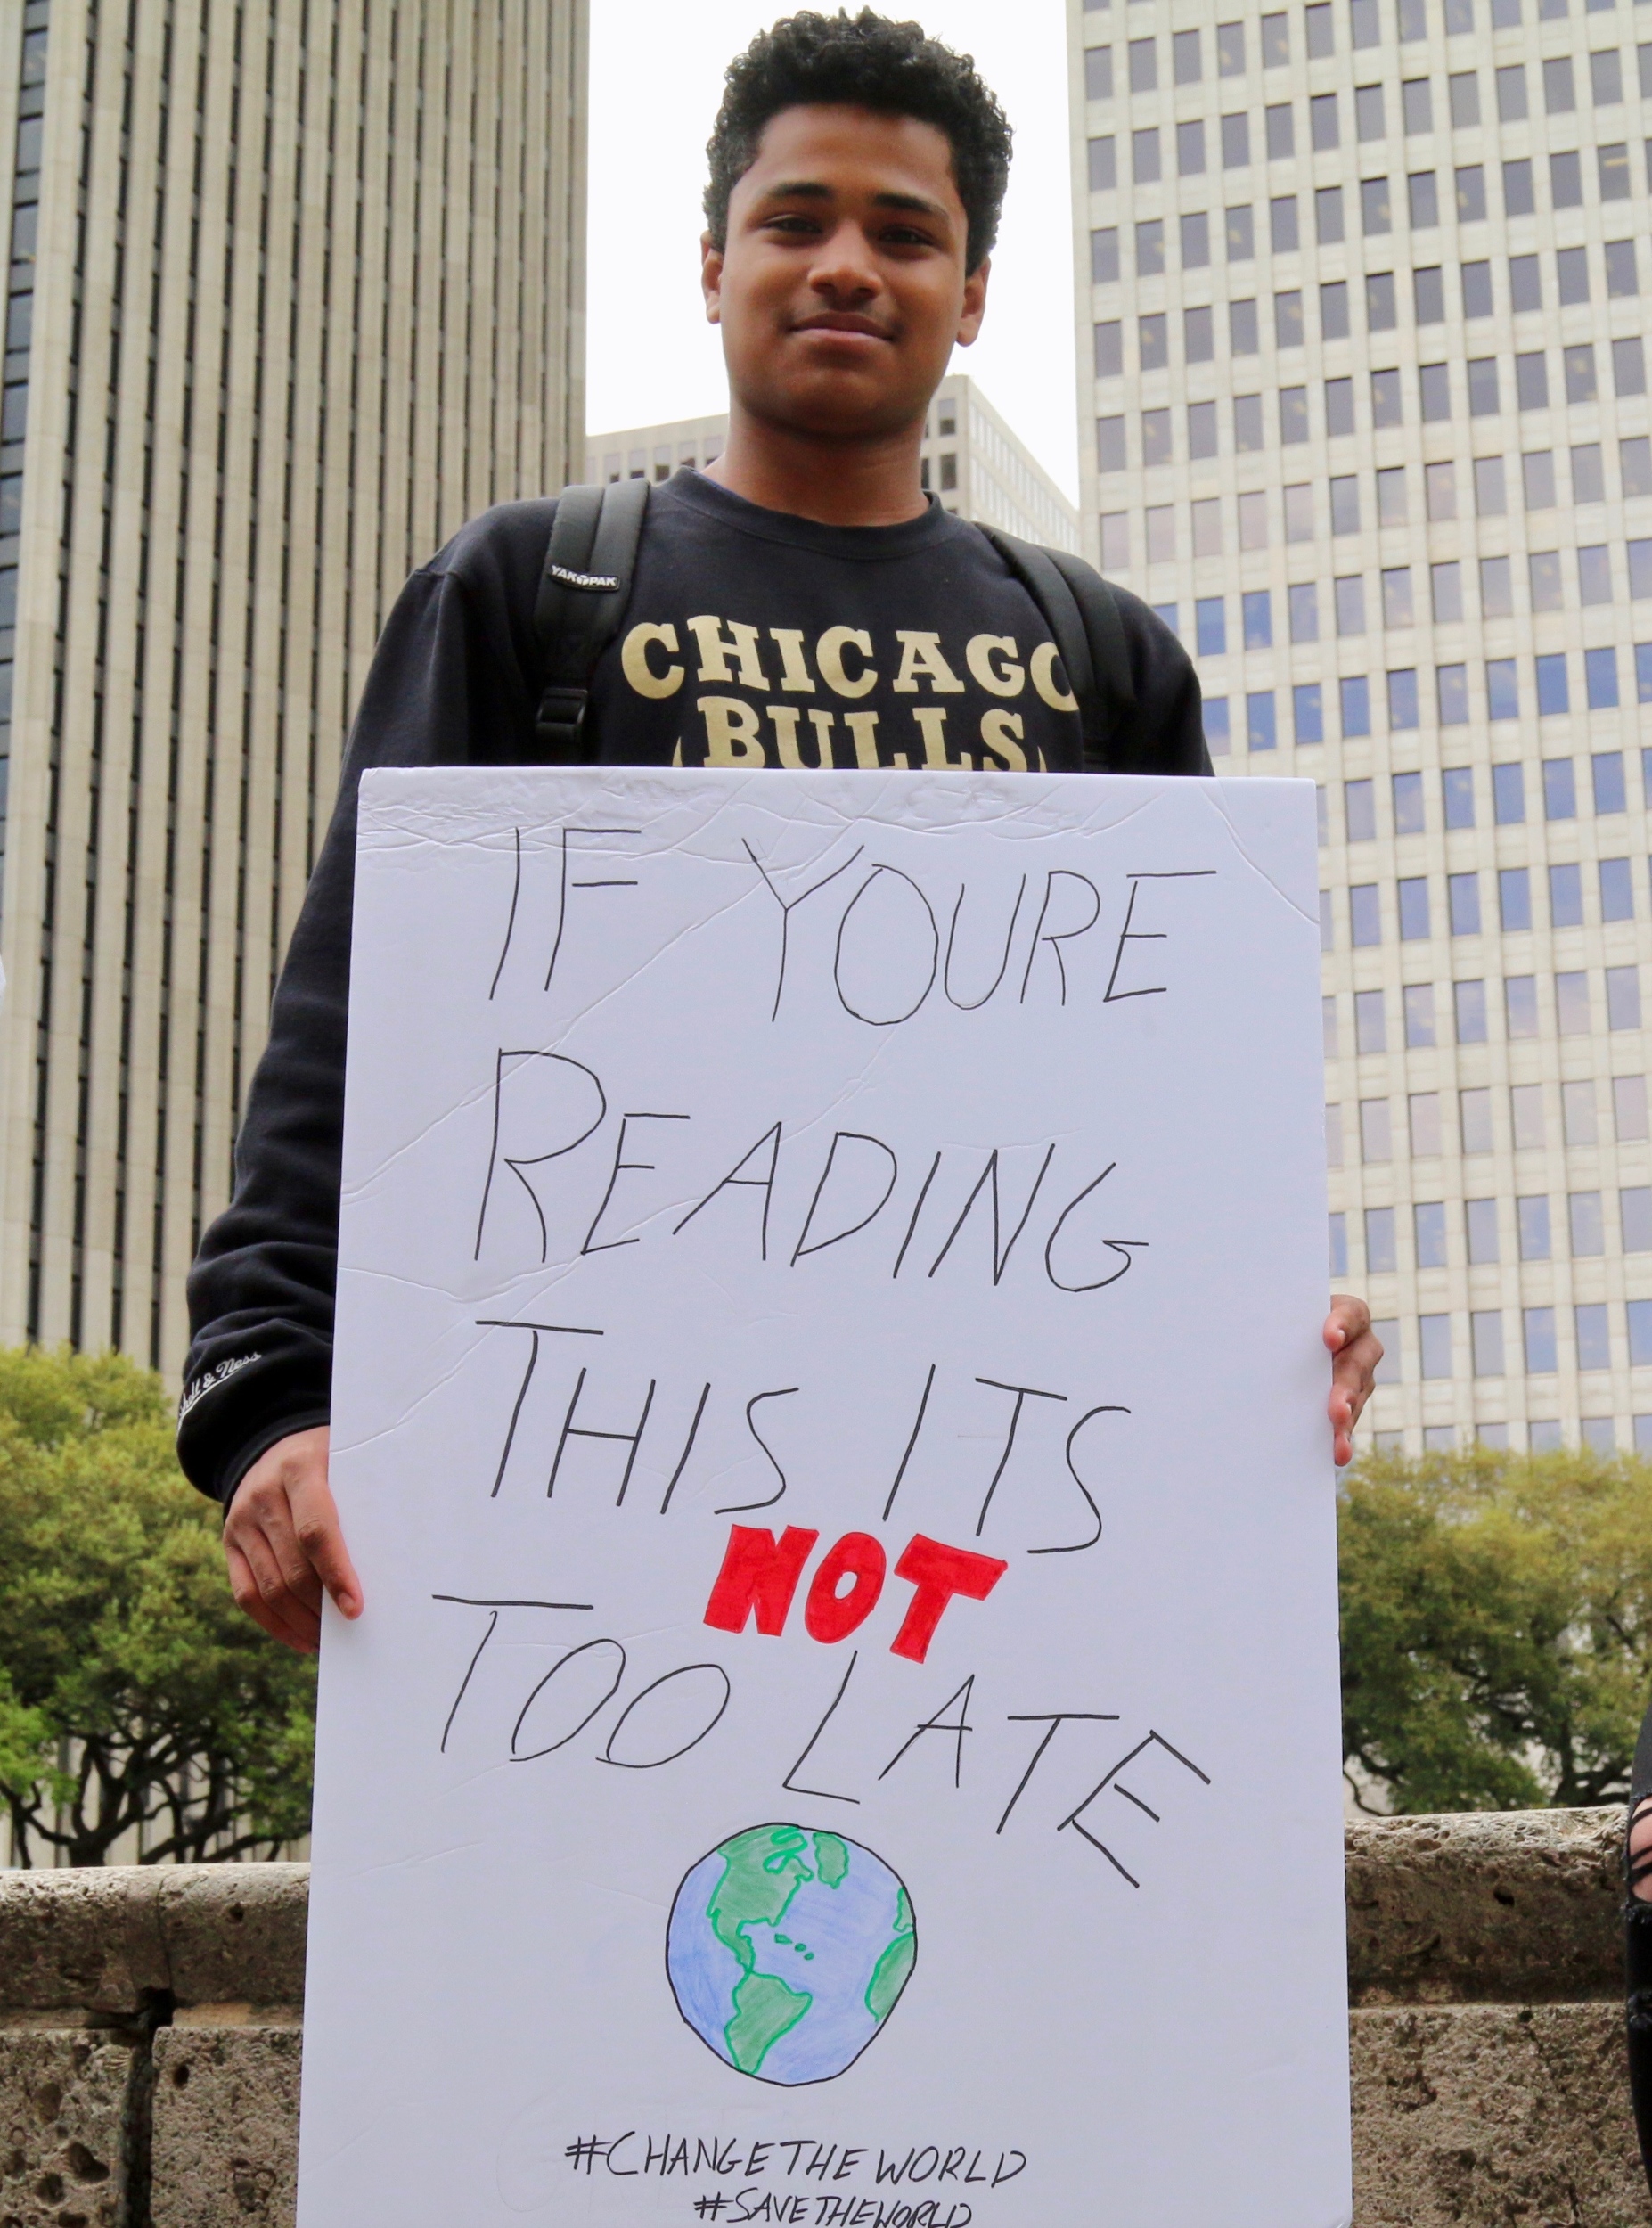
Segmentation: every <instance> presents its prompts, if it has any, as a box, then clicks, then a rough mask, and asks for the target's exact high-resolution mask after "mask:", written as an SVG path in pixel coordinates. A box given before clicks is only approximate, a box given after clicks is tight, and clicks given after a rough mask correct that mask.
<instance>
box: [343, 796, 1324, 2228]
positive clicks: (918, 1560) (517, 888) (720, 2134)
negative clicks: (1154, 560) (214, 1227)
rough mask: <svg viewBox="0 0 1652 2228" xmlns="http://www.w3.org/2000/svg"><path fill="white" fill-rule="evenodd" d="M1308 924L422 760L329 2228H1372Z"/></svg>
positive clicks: (371, 975) (370, 864)
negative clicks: (1348, 2018)
mask: <svg viewBox="0 0 1652 2228" xmlns="http://www.w3.org/2000/svg"><path fill="white" fill-rule="evenodd" d="M1316 881H1317V877H1316V872H1315V841H1314V826H1313V790H1312V787H1311V786H1310V785H1309V784H1308V783H1306V782H1279V781H1245V782H1232V781H1229V782H1192V781H1155V780H1147V779H1140V780H1137V779H1117V780H1106V781H1098V780H1094V779H1089V778H1085V777H1083V776H1071V775H1064V776H1029V775H1004V776H999V775H992V774H969V773H963V772H961V773H958V774H928V773H925V774H887V775H872V774H825V775H820V774H786V773H773V772H763V773H759V774H730V773H713V772H676V773H652V772H644V771H638V770H626V771H616V770H605V769H582V770H578V771H569V772H548V771H532V772H520V773H515V772H500V773H489V774H478V773H473V772H456V771H455V772H436V773H418V774H413V773H380V774H371V775H369V776H368V778H367V781H366V782H365V784H364V790H363V795H362V814H361V837H360V864H359V870H358V881H357V886H356V945H355V956H354V962H353V978H352V1005H351V1021H350V1048H349V1075H348V1118H347V1123H346V1141H345V1167H344V1199H343V1223H342V1232H341V1242H340V1262H339V1268H340V1276H339V1317H338V1349H337V1375H336V1380H335V1393H334V1400H335V1405H334V1432H335V1437H334V1454H333V1462H334V1480H335V1484H336V1487H337V1490H338V1495H339V1503H340V1506H341V1510H342V1514H343V1518H344V1522H345V1526H346V1530H347V1535H348V1539H349V1542H350V1544H351V1546H352V1549H353V1551H354V1553H355V1556H356V1562H357V1565H358V1567H359V1569H360V1571H361V1574H362V1577H363V1581H364V1589H365V1594H366V1602H367V1607H366V1613H365V1615H364V1617H363V1618H361V1620H360V1622H359V1623H358V1624H356V1625H354V1626H344V1625H343V1624H342V1622H341V1621H340V1620H339V1619H338V1618H336V1617H334V1616H332V1615H331V1613H330V1614H329V1620H328V1624H327V1629H326V1637H325V1649H324V1656H323V1684H322V1711H321V1725H320V1741H319V1756H318V1774H317V1786H316V1808H315V1845H314V1846H315V1870H314V1874H313V1880H312V1891H311V1893H312V1901H311V1919H310V1958H309V1984H308V1987H309V1993H308V1999H307V2027H306V2036H305V2066H304V2107H303V2133H302V2146H301V2168H300V2196H299V2222H300V2228H370V2224H371V2228H421V2224H429V2228H438V2224H440V2228H484V2224H506V2223H510V2224H517V2223H520V2222H523V2221H541V2222H544V2223H547V2224H548V2223H552V2222H554V2223H555V2224H557V2228H575V2224H579V2228H585V2224H591V2228H648V2224H652V2223H655V2222H658V2223H662V2224H663V2223H677V2224H683V2228H687V2224H690V2223H691V2222H694V2221H700V2220H713V2221H719V2222H745V2221H752V2220H762V2221H766V2222H781V2221H783V2222H797V2223H805V2222H806V2223H810V2224H816V2228H855V2224H860V2228H965V2224H968V2223H971V2222H975V2223H980V2224H983V2228H1034V2224H1041V2228H1042V2224H1047V2223H1048V2224H1059V2228H1083V2224H1089V2223H1096V2224H1113V2223H1116V2224H1120V2228H1145V2224H1148V2223H1149V2222H1150V2223H1151V2224H1153V2228H1212V2224H1214V2223H1216V2222H1218V2221H1220V2222H1221V2223H1222V2224H1223V2228H1331V2224H1333V2223H1336V2222H1342V2221H1345V2220H1346V2219H1347V2217H1348V2211H1349V2199H1348V2134H1347V2066H1346V2028H1345V1968H1344V1947H1343V1944H1344V1921H1343V1903H1342V1831H1341V1813H1340V1775H1339V1765H1340V1745H1339V1739H1338V1719H1337V1632H1336V1616H1337V1598H1336V1583H1335V1556H1334V1495H1333V1487H1332V1473H1331V1468H1330V1446H1329V1427H1328V1425H1327V1422H1326V1420H1325V1413H1324V1404H1325V1397H1326V1391H1327V1385H1328V1364H1327V1361H1326V1356H1325V1352H1324V1348H1323V1347H1322V1345H1321V1339H1320V1325H1321V1320H1322V1317H1323V1315H1324V1310H1325V1305H1326V1278H1325V1218H1324V1181H1323V1147H1322V1142H1321V1054H1320V1045H1319V937H1318V925H1317V922H1318V914H1317V900H1316Z"/></svg>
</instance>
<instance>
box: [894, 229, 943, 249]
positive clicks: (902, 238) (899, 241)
mask: <svg viewBox="0 0 1652 2228" xmlns="http://www.w3.org/2000/svg"><path fill="white" fill-rule="evenodd" d="M883 237H884V240H885V241H886V242H887V244H888V245H889V246H890V247H892V248H932V247H934V245H935V242H934V241H933V240H931V239H930V237H929V235H928V233H927V232H916V231H914V230H913V228H912V225H891V226H890V227H889V229H888V230H887V232H886V233H884V235H883Z"/></svg>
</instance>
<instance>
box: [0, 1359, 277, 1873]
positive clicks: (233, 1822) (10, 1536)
mask: <svg viewBox="0 0 1652 2228" xmlns="http://www.w3.org/2000/svg"><path fill="white" fill-rule="evenodd" d="M218 1529H219V1523H218V1517H217V1511H215V1510H214V1509H213V1508H212V1507H211V1505H210V1504H209V1503H207V1502H206V1501H204V1500H203V1499H202V1498H201V1497H200V1495H199V1494H197V1493H196V1492H195V1491H194V1490H193V1488H192V1487H190V1486H189V1485H188V1484H187V1483H186V1482H185V1480H184V1477H183V1475H182V1473H181V1472H180V1470H179V1469H178V1466H177V1462H176V1457H175V1455H174V1453H173V1439H172V1418H171V1413H170V1408H169V1405H168V1399H167V1396H166V1391H165V1388H164V1387H163V1386H162V1384H161V1381H160V1380H159V1378H158V1377H155V1376H152V1375H151V1374H150V1373H149V1372H146V1371H143V1370H140V1369H138V1368H137V1367H135V1365H134V1364H132V1363H130V1362H128V1361H126V1360H125V1359H123V1358H122V1357H121V1356H119V1355H112V1354H105V1355H99V1356H78V1355H73V1354H70V1353H69V1352H67V1351H65V1352H62V1353H59V1354H46V1353H43V1352H41V1351H39V1350H38V1349H36V1348H29V1347H25V1348H0V1796H3V1797H4V1801H5V1804H6V1806H7V1808H8V1809H9V1811H10V1813H11V1818H12V1831H13V1836H14V1839H15V1842H16V1845H17V1852H18V1855H19V1856H20V1859H21V1861H22V1862H23V1863H32V1862H33V1861H35V1859H36V1857H37V1856H39V1855H44V1854H45V1853H46V1852H47V1851H55V1852H58V1853H59V1858H58V1861H60V1862H64V1861H66V1862H68V1863H71V1864H98V1863H106V1862H107V1861H108V1859H109V1855H110V1850H111V1849H112V1848H113V1847H114V1846H115V1844H116V1843H117V1842H118V1841H119V1839H120V1837H121V1836H122V1835H124V1834H126V1833H127V1832H128V1831H130V1830H131V1829H132V1828H134V1827H138V1826H141V1827H142V1828H143V1834H144V1842H145V1846H144V1850H143V1861H144V1862H145V1863H160V1862H162V1861H163V1860H167V1859H178V1860H193V1861H199V1860H201V1859H212V1858H217V1859H222V1858H227V1857H233V1856H245V1855H249V1854H258V1853H262V1854H266V1855H269V1854H273V1853H274V1850H275V1849H276V1848H278V1847H280V1846H281V1844H282V1842H283V1841H287V1840H290V1839H293V1838H295V1837H296V1836H298V1835H299V1834H302V1833H304V1832H306V1831H307V1830H308V1826H309V1808H310V1775H311V1754H312V1748H313V1741H314V1730H315V1667H314V1664H313V1662H310V1661H307V1660H305V1659H301V1658H299V1657H297V1656H294V1655H291V1654H290V1653H289V1652H288V1651H286V1650H285V1649H283V1648H281V1647H279V1646H277V1644H276V1643H275V1642H274V1641H272V1640H268V1639H266V1637H265V1635H264V1634H262V1633H260V1632H259V1631H258V1628H257V1627H256V1626H254V1625H253V1624H252V1623H251V1622H250V1621H249V1619H248V1618H245V1617H243V1616H242V1615H241V1611H240V1610H238V1609H237V1608H236V1607H235V1604H234V1602H233V1600H232V1598H231V1596H230V1592H229V1588H228V1585H227V1583H226V1581H225V1576H224V1566H223V1558H222V1554H221V1552H220V1550H219V1546H218V1539H217V1535H218Z"/></svg>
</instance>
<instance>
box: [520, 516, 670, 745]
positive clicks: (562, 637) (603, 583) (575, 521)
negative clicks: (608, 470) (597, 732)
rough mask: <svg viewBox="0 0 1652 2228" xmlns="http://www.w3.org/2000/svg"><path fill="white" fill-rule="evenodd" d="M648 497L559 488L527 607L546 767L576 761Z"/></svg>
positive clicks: (626, 594)
mask: <svg viewBox="0 0 1652 2228" xmlns="http://www.w3.org/2000/svg"><path fill="white" fill-rule="evenodd" d="M648 495H649V482H648V481H647V480H646V479H616V480H612V481H610V482H609V485H608V486H607V487H565V488H564V489H563V490H562V492H561V494H560V496H558V498H557V505H556V518H555V520H554V521H553V523H552V528H551V538H550V542H549V544H548V545H547V546H546V549H545V564H544V573H543V575H542V576H541V577H540V582H539V594H538V595H537V596H536V599H535V602H534V637H535V640H536V642H537V643H538V645H539V651H540V655H541V658H542V659H543V661H544V665H543V670H544V691H543V693H542V695H541V697H540V700H539V710H538V713H537V715H536V718H535V721H534V728H535V732H536V734H537V736H538V739H539V748H540V751H541V753H542V756H543V758H544V760H545V762H546V763H547V764H548V765H552V766H556V765H570V764H573V763H574V762H575V761H577V758H578V757H579V755H580V745H581V736H580V730H581V728H582V726H583V725H584V722H585V700H586V697H587V696H588V695H589V693H590V690H591V675H592V670H593V668H594V666H595V664H596V661H597V659H599V658H600V657H601V654H602V652H603V651H605V650H606V649H607V648H608V646H609V643H611V642H612V641H613V639H614V637H615V635H617V633H618V632H619V623H620V620H621V619H622V618H624V617H625V612H626V604H627V603H628V602H630V600H631V579H632V575H633V573H634V571H635V569H636V558H637V544H638V542H639V541H640V540H641V539H642V521H643V519H644V518H645V517H646V515H647V512H648Z"/></svg>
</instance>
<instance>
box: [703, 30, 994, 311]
mask: <svg viewBox="0 0 1652 2228" xmlns="http://www.w3.org/2000/svg"><path fill="white" fill-rule="evenodd" d="M724 88H725V89H724V95H723V106H722V107H721V108H720V109H719V110H718V111H717V122H716V130H715V131H714V132H713V133H712V135H711V138H710V141H709V143H707V149H706V152H707V156H708V158H709V159H710V163H711V179H710V183H709V184H707V188H706V221H707V225H709V227H710V231H711V237H712V241H713V243H714V245H715V246H716V247H717V248H718V249H719V250H720V249H722V248H723V247H724V246H725V245H726V243H727V240H728V223H729V195H730V194H731V193H732V192H733V190H734V187H735V186H736V184H738V183H739V181H740V179H741V178H742V177H743V176H745V174H746V172H747V171H748V170H749V169H750V168H751V166H752V164H753V163H754V162H755V161H756V155H757V143H758V142H759V141H760V140H761V138H762V137H763V129H764V126H765V124H767V122H768V121H769V119H770V118H771V117H773V116H777V115H778V114H779V113H780V111H781V110H782V109H789V108H797V107H798V106H800V105H802V104H805V103H809V104H814V103H825V102H834V103H838V102H840V103H843V104H845V105H848V106H853V107H855V108H863V109H871V110H874V111H877V112H878V113H879V114H880V115H885V116H912V117H916V118H917V119H918V120H919V121H920V123H924V124H933V125H934V126H935V127H936V130H937V131H940V132H945V135H946V137H947V139H948V140H949V141H950V142H951V143H952V150H953V183H954V184H956V186H957V188H958V198H959V200H960V201H961V202H962V203H963V205H964V213H965V215H966V216H967V217H968V218H969V244H968V250H967V257H966V262H967V267H968V268H969V270H971V271H975V270H978V269H979V267H980V266H981V263H982V262H983V260H984V259H985V257H986V256H988V255H989V254H990V253H991V252H992V247H993V242H994V240H996V238H997V237H998V216H999V211H1000V210H1001V209H1002V207H1003V200H1004V188H1005V187H1006V185H1007V184H1009V182H1010V126H1009V124H1008V123H1007V121H1006V120H1005V118H1004V112H1003V111H1002V109H1001V108H1000V107H999V105H998V102H997V101H996V99H995V98H994V95H993V94H992V93H991V92H990V91H989V90H988V88H987V87H986V86H985V85H984V84H983V83H982V81H981V79H980V78H979V76H978V75H977V71H976V67H975V63H974V61H973V60H972V58H971V57H970V56H969V55H968V54H954V53H953V51H952V49H951V47H949V46H943V45H941V43H940V41H939V40H938V39H933V38H930V37H928V36H927V35H926V34H925V32H924V29H923V26H922V25H921V24H920V23H896V22H892V21H891V20H890V19H889V18H888V17H887V16H885V15H878V14H876V13H874V12H873V11H872V10H871V8H863V9H862V10H861V12H860V13H859V14H858V15H854V16H852V15H850V14H848V13H847V12H846V11H840V12H838V14H837V15H835V16H834V15H816V14H815V13H814V12H812V11H807V10H806V11H805V12H803V13H801V14H798V15H789V16H783V17H782V18H781V20H780V21H779V22H778V23H776V24H774V25H773V27H772V28H771V29H768V30H766V31H760V32H759V33H758V34H757V36H756V38H754V39H753V40H752V42H751V45H749V46H748V48H747V49H746V51H745V53H743V54H737V55H736V56H735V58H734V60H733V61H732V62H731V63H730V64H729V66H728V70H727V72H726V74H725V77H724Z"/></svg>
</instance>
